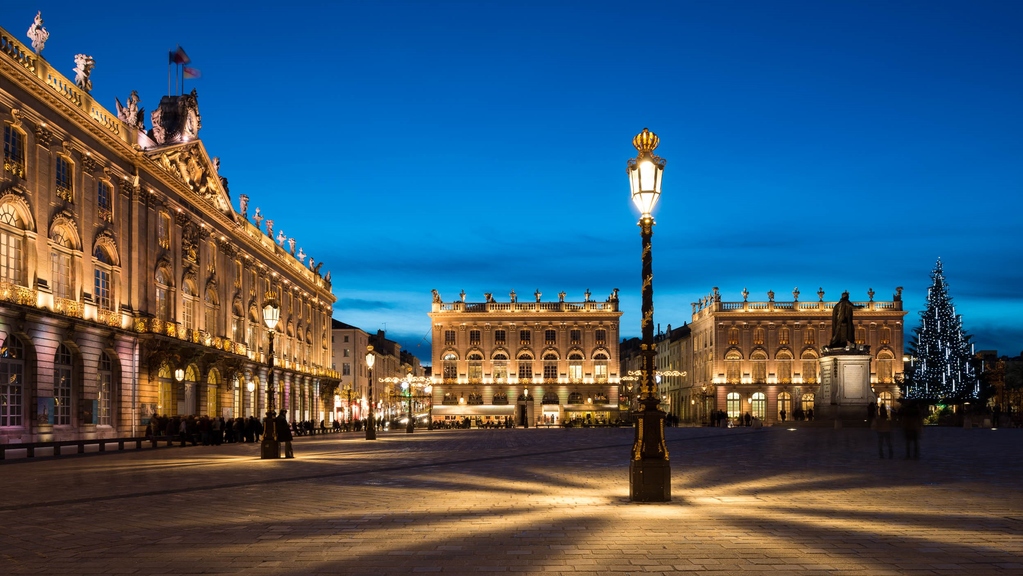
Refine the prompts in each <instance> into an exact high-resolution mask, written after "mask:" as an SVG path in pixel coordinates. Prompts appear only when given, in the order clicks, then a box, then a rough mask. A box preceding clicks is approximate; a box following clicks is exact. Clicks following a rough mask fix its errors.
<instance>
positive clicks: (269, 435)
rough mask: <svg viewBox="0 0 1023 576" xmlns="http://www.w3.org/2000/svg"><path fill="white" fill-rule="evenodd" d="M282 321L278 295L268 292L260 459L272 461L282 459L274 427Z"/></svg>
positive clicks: (265, 303)
mask: <svg viewBox="0 0 1023 576" xmlns="http://www.w3.org/2000/svg"><path fill="white" fill-rule="evenodd" d="M280 320H281V307H280V305H279V304H277V294H275V293H274V291H273V290H267V291H266V300H265V301H264V303H263V323H264V324H266V329H267V339H268V340H269V346H267V354H266V355H267V358H266V361H267V365H268V366H269V368H268V370H267V375H266V420H265V421H264V424H263V443H262V445H261V449H260V458H262V459H264V460H266V459H272V458H280V457H281V445H280V443H279V442H278V441H277V427H276V426H274V422H275V420H274V416H275V415H274V332H275V331H276V330H277V323H278V322H280Z"/></svg>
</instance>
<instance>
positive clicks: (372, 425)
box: [366, 346, 377, 440]
mask: <svg viewBox="0 0 1023 576" xmlns="http://www.w3.org/2000/svg"><path fill="white" fill-rule="evenodd" d="M376 359H377V357H376V355H375V354H373V347H372V346H366V366H367V367H368V368H369V392H368V394H367V396H368V398H369V419H368V420H366V440H376V439H377V429H376V421H375V416H374V415H373V363H374V362H375V361H376Z"/></svg>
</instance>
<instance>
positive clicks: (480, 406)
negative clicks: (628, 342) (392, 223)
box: [429, 290, 627, 426]
mask: <svg viewBox="0 0 1023 576" xmlns="http://www.w3.org/2000/svg"><path fill="white" fill-rule="evenodd" d="M617 292H618V291H617V290H615V291H614V292H613V293H612V294H611V296H609V297H608V298H607V299H606V300H605V301H603V302H599V301H595V300H592V299H591V298H590V292H589V291H587V292H586V295H585V298H584V300H583V301H581V302H578V301H577V302H567V301H565V293H564V292H562V293H561V294H559V297H558V301H556V302H544V301H542V300H541V293H540V291H539V290H537V291H536V292H535V293H534V294H533V296H534V299H532V300H530V301H528V302H520V301H519V300H518V298H517V297H516V294H515V292H514V291H512V292H511V294H510V298H509V301H507V302H497V301H496V300H495V299H494V298H493V295H492V294H489V293H488V294H486V298H485V301H484V302H478V303H470V302H466V301H465V293H464V292H462V294H461V295H460V298H459V299H458V300H455V301H454V302H449V303H446V302H443V301H442V300H441V297H440V294H439V293H437V292H436V291H434V297H433V307H432V311H431V312H430V314H429V316H430V320H431V322H432V324H433V348H432V361H433V362H432V363H433V394H432V396H433V404H434V407H433V420H434V422H435V423H438V424H442V425H443V424H444V423H448V424H450V423H452V422H456V421H460V420H462V419H464V418H465V417H469V418H471V419H472V420H477V419H478V421H479V422H481V423H484V424H485V423H487V422H491V423H497V422H504V421H505V419H511V421H513V422H514V423H515V424H516V425H529V426H533V425H536V424H537V423H541V424H551V425H553V424H562V423H565V422H573V421H574V422H576V423H579V424H582V423H587V422H589V423H593V424H596V423H601V422H610V421H614V420H616V419H617V418H618V417H619V415H620V411H621V410H626V409H627V407H626V406H619V385H620V382H621V380H620V376H621V372H620V370H619V368H618V358H619V351H618V334H619V331H618V325H619V319H620V318H621V312H619V311H618V293H617Z"/></svg>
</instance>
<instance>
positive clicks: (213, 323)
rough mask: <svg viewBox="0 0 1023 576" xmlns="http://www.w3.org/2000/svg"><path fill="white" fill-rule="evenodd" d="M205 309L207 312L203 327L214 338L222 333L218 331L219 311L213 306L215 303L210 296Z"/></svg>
mask: <svg viewBox="0 0 1023 576" xmlns="http://www.w3.org/2000/svg"><path fill="white" fill-rule="evenodd" d="M203 309H204V311H205V317H204V318H203V320H204V322H203V326H205V327H206V331H207V332H209V333H210V334H212V335H214V336H216V335H217V334H220V331H219V330H217V309H216V308H215V307H214V306H213V302H211V301H210V300H209V296H208V295H207V299H206V306H205V307H204V308H203Z"/></svg>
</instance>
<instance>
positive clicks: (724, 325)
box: [658, 288, 906, 424]
mask: <svg viewBox="0 0 1023 576" xmlns="http://www.w3.org/2000/svg"><path fill="white" fill-rule="evenodd" d="M816 295H817V299H816V300H809V301H801V300H799V290H798V289H797V290H794V291H793V293H792V296H793V299H792V300H790V301H786V302H782V301H776V300H775V298H774V292H773V291H772V292H768V299H767V300H766V301H759V302H751V301H749V300H748V297H749V293H748V292H746V291H745V290H744V291H743V299H742V301H741V302H738V301H737V302H722V301H721V295H720V293H719V292H718V289H717V288H714V291H713V292H712V293H711V294H709V295H708V296H706V297H705V298H701V299H700V301H699V302H696V303H694V304H693V305H692V306H693V315H692V322H691V323H690V324H689V329H690V331H691V333H690V336H689V338H690V339H691V354H692V361H691V362H690V363H689V366H690V367H691V370H690V371H689V372H690V373H689V376H688V378H686V379H685V380H684V382H685V383H686V385H687V386H686V387H684V388H683V389H682V390H681V391H679V394H678V395H679V398H678V401H677V402H676V403H674V404H673V413H674V414H676V415H677V416H678V417H679V418H680V419H681V420H682V421H686V422H706V421H707V418H708V413H709V411H711V410H723V411H725V412H726V413H727V414H728V416H729V417H731V418H738V417H739V416H742V415H745V414H746V413H747V412H748V413H750V414H751V416H756V417H758V418H759V419H760V420H761V421H762V422H764V423H766V424H773V423H776V422H779V421H780V420H781V411H782V410H785V413H786V418H787V419H792V418H793V415H795V414H798V413H799V412H800V411H802V412H803V413H804V414H806V413H808V411H809V409H810V408H812V407H813V406H814V402H815V401H816V394H817V393H818V388H819V383H820V375H819V371H820V357H821V350H822V347H823V346H826V345H827V344H828V343H829V342H830V341H831V314H832V309H833V308H834V305H835V304H836V302H837V300H836V301H825V300H824V296H825V293H824V291H823V290H819V291H818V292H817V293H816ZM867 296H868V300H866V301H861V302H854V304H855V305H856V306H858V308H857V309H856V310H855V312H854V324H855V335H856V343H857V344H862V345H867V346H869V347H870V354H871V356H872V358H871V374H870V382H871V387H872V388H873V389H874V392H875V394H876V395H877V397H878V402H879V403H880V402H883V403H885V404H886V405H887V406H888V407H891V406H893V405H894V400H895V399H896V398H898V397H899V389H898V382H899V381H900V380H901V378H902V346H903V337H904V325H903V318H904V317H905V315H906V312H905V311H903V309H902V288H897V289H896V293H895V294H894V296H893V298H892V299H891V300H888V301H879V300H874V291H873V290H870V291H869V292H868V294H867ZM658 352H659V353H660V349H659V350H658Z"/></svg>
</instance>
